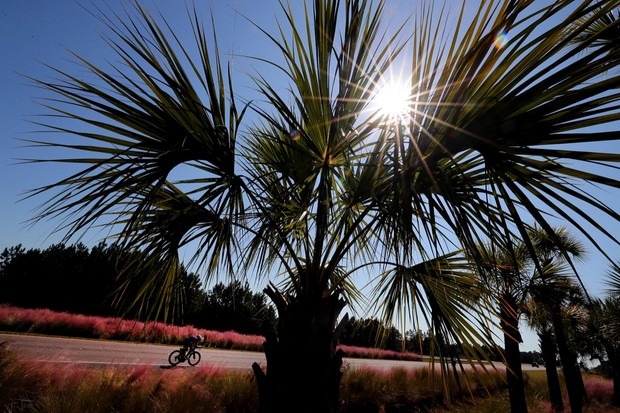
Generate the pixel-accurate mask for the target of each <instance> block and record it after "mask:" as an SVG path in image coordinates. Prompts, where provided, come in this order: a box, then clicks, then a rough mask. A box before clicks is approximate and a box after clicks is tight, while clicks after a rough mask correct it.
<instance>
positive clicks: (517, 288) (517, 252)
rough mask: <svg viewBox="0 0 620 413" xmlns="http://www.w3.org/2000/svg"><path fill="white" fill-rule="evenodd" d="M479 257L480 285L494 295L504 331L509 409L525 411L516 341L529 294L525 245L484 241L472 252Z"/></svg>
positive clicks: (517, 342) (517, 340)
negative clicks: (524, 304)
mask: <svg viewBox="0 0 620 413" xmlns="http://www.w3.org/2000/svg"><path fill="white" fill-rule="evenodd" d="M474 253H475V255H477V256H478V266H479V274H480V281H479V283H480V288H481V289H482V290H483V291H485V292H486V294H488V295H490V296H492V297H495V301H496V302H497V307H498V309H497V317H498V318H499V320H500V326H501V332H502V334H503V341H504V351H503V358H504V363H505V364H506V382H507V384H508V398H509V402H510V411H511V412H513V413H515V412H527V399H526V397H525V380H524V378H523V370H522V368H521V352H520V349H519V344H520V343H521V342H522V341H523V340H522V338H521V333H520V330H519V319H520V317H521V309H522V305H523V302H524V300H525V299H526V298H527V296H528V293H529V291H528V287H529V284H530V275H529V274H528V273H527V259H528V254H527V248H526V247H525V245H524V244H521V243H517V245H510V244H508V245H506V246H504V247H500V246H499V245H492V244H490V245H487V244H483V245H481V246H480V248H479V249H478V250H476V251H474Z"/></svg>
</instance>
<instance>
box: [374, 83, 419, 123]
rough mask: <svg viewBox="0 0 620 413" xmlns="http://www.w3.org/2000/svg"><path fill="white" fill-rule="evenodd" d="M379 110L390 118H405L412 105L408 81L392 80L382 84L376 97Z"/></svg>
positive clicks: (383, 115) (381, 114)
mask: <svg viewBox="0 0 620 413" xmlns="http://www.w3.org/2000/svg"><path fill="white" fill-rule="evenodd" d="M375 104H376V106H377V112H378V113H379V115H380V116H381V117H384V118H387V119H389V120H395V119H403V118H405V117H407V116H408V113H409V111H410V107H411V93H410V87H409V85H407V82H404V81H399V80H392V81H389V82H386V83H385V84H384V85H383V86H381V87H380V88H379V90H378V92H377V95H376V97H375Z"/></svg>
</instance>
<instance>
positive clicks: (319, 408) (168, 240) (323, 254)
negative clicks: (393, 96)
mask: <svg viewBox="0 0 620 413" xmlns="http://www.w3.org/2000/svg"><path fill="white" fill-rule="evenodd" d="M593 3H594V2H593V1H582V2H574V1H573V0H570V1H569V0H558V1H555V2H552V3H551V4H541V3H540V2H530V1H514V0H505V1H500V0H498V1H485V2H481V3H480V4H479V5H478V6H479V7H474V9H473V10H474V11H473V13H472V14H468V13H466V12H467V11H468V9H466V6H465V4H466V3H463V6H462V9H461V10H458V11H457V13H460V14H459V15H458V18H457V19H456V20H453V19H452V18H453V17H454V16H452V15H450V14H449V13H445V14H443V13H441V12H439V11H438V10H434V8H433V3H432V2H430V1H429V2H427V3H424V5H423V6H420V8H419V9H418V10H417V13H415V14H414V16H413V18H412V19H411V21H409V22H408V23H407V25H405V26H403V27H402V28H400V30H403V31H404V33H405V34H404V35H403V36H402V38H403V39H404V40H403V43H399V42H398V39H399V38H400V36H399V33H398V30H397V31H396V34H394V35H393V36H392V35H391V34H390V35H386V36H384V35H383V33H382V31H381V24H382V23H384V21H383V14H382V12H383V7H384V6H385V3H384V2H383V1H380V0H379V1H377V2H371V1H366V0H345V1H342V2H341V1H333V0H315V1H310V2H308V3H307V4H306V3H304V6H305V8H303V10H302V11H301V12H300V14H297V12H296V11H295V12H294V10H293V6H292V5H289V4H286V3H282V8H281V12H282V14H283V19H282V20H280V23H279V25H278V26H277V29H276V30H277V31H276V32H275V33H272V32H269V31H268V30H265V31H264V33H265V35H267V36H268V37H269V38H270V39H271V40H272V41H273V45H274V48H275V49H276V50H277V51H279V52H281V57H282V58H281V60H280V61H272V60H270V62H269V63H271V64H273V66H274V67H275V68H276V69H278V70H281V77H283V78H285V79H286V80H287V81H288V85H287V86H286V87H285V88H283V89H279V88H278V87H277V86H276V83H274V82H272V79H270V78H268V75H267V74H265V75H260V74H259V75H255V77H254V80H255V81H256V85H257V87H258V90H259V93H260V94H261V96H262V98H263V99H261V100H260V101H258V102H255V103H253V104H251V105H249V104H248V106H241V105H239V102H243V100H242V99H239V98H238V96H237V95H236V93H235V90H234V89H233V84H234V82H233V80H232V79H230V76H229V73H228V72H227V71H226V70H225V69H224V67H223V66H222V62H221V60H220V58H221V56H220V55H219V54H218V52H217V47H215V46H214V44H215V43H216V42H215V39H211V38H209V36H207V35H206V34H205V29H204V28H203V26H202V23H201V22H200V21H199V20H200V19H199V17H198V13H197V12H196V11H195V10H194V11H193V12H192V11H190V13H189V14H190V16H191V18H192V28H193V30H194V34H195V40H196V46H197V47H196V49H189V48H188V45H186V44H184V43H182V42H181V41H180V39H179V38H178V37H177V36H175V33H174V31H172V30H171V28H170V27H169V26H168V25H167V24H166V23H164V24H161V21H159V20H157V19H156V18H154V17H152V16H151V15H150V14H149V13H147V11H146V10H145V9H144V8H142V7H140V6H139V5H138V6H137V7H136V11H137V13H136V15H134V17H130V18H129V20H128V21H125V22H123V21H119V22H118V23H115V22H113V21H110V20H106V21H107V22H108V24H109V26H110V28H111V30H112V32H113V35H114V36H115V38H114V40H111V41H110V42H109V44H110V47H112V48H113V49H114V50H115V51H116V53H117V55H118V58H119V59H120V61H121V64H118V65H117V66H115V67H114V66H113V67H108V68H103V67H98V66H95V65H92V64H90V63H89V62H88V61H87V60H82V59H80V60H81V62H82V63H83V64H84V67H85V68H86V70H87V71H89V72H90V76H83V74H82V73H80V74H79V75H73V74H70V73H64V72H60V71H59V72H58V73H57V75H58V76H57V77H58V80H52V81H45V80H41V79H39V80H37V83H38V84H39V85H40V86H41V87H43V88H44V89H47V90H48V91H51V92H52V93H53V94H54V95H53V97H52V98H51V100H50V101H49V102H47V105H48V107H49V109H50V110H51V111H52V113H53V114H54V115H55V117H53V118H52V120H49V121H48V120H46V121H44V126H46V127H47V128H49V129H50V130H52V131H60V132H65V133H69V134H73V135H75V136H76V137H77V138H78V139H79V141H78V142H77V143H70V142H66V141H64V140H63V139H64V136H66V135H65V134H62V135H61V136H63V138H61V140H59V141H55V140H54V139H53V138H52V137H51V136H50V137H48V138H46V139H44V140H43V141H42V142H37V143H38V144H40V145H43V146H44V147H46V148H48V149H51V148H61V149H75V150H77V151H78V152H77V154H76V155H69V156H66V155H65V154H64V153H63V155H61V156H59V158H58V159H55V161H61V162H72V163H75V164H77V165H78V166H80V165H81V166H83V168H84V169H82V170H81V171H78V172H76V173H75V174H74V175H71V176H69V177H67V178H66V179H62V180H60V181H59V182H56V183H52V184H50V185H49V186H45V187H43V188H40V189H38V190H36V191H34V193H33V195H36V194H39V193H42V192H43V193H46V194H47V193H52V194H53V195H51V196H50V198H49V200H48V202H47V203H45V204H44V205H43V209H42V210H41V211H42V212H41V213H40V214H39V215H38V216H37V217H36V219H38V220H40V219H45V218H48V217H62V218H64V220H63V221H62V224H61V225H60V227H59V230H62V231H64V232H65V233H66V234H67V237H71V236H74V235H77V234H80V233H81V232H82V231H83V230H87V229H89V228H91V227H92V226H94V225H98V224H103V225H106V226H109V227H110V228H112V230H113V231H114V232H117V234H118V236H119V237H120V240H121V241H122V242H123V243H124V245H125V246H126V247H127V248H136V249H140V250H143V251H144V252H145V253H146V254H149V255H150V256H151V257H152V262H153V263H157V265H153V268H152V272H151V276H150V278H148V279H147V280H144V281H143V285H142V286H141V288H140V289H139V290H138V293H137V295H136V296H131V297H125V298H126V301H127V303H128V304H130V305H133V306H137V307H138V308H144V309H145V310H148V311H153V312H166V311H167V309H168V308H169V304H170V303H171V302H172V301H173V299H174V298H175V297H176V295H177V293H178V291H179V289H178V282H179V278H178V268H180V265H179V261H180V260H179V256H178V250H179V249H180V248H184V247H185V248H186V249H188V250H189V249H190V248H191V250H193V251H194V252H195V254H194V255H193V256H192V259H191V262H190V264H191V263H196V264H201V265H203V266H204V267H205V268H206V269H207V270H208V272H207V273H208V275H207V276H208V277H212V276H217V274H221V273H222V272H223V271H224V272H227V273H229V274H232V275H236V274H239V273H240V272H242V271H243V270H251V271H256V274H257V275H258V276H259V277H260V276H266V277H269V281H270V283H269V284H268V287H267V288H266V290H265V292H266V293H267V295H268V296H269V297H270V299H271V300H272V301H273V303H274V304H275V306H276V309H277V311H278V316H279V324H278V326H277V329H276V331H274V333H273V335H268V336H267V338H266V342H265V354H266V359H267V366H266V367H267V369H266V371H264V370H263V369H262V368H261V367H260V366H258V365H255V366H254V372H255V376H256V378H257V383H258V387H259V394H260V397H259V398H260V403H261V410H262V411H264V412H284V411H287V412H288V411H291V410H296V411H301V412H306V411H307V412H335V411H336V410H337V409H338V403H339V400H338V389H339V383H340V377H341V375H342V370H341V367H342V354H341V353H338V352H336V343H337V338H338V324H339V322H341V321H342V319H343V317H342V316H341V313H342V311H343V309H344V308H345V307H346V306H347V305H348V304H351V303H352V302H353V301H355V300H356V299H357V298H358V297H360V296H361V294H362V290H361V289H360V288H359V287H360V279H359V278H356V277H358V275H357V274H360V273H361V274H363V272H362V270H364V269H365V270H366V271H368V272H369V273H372V274H374V275H377V279H376V280H375V286H376V288H375V289H374V290H373V291H374V292H375V293H376V296H375V297H374V301H373V302H374V303H380V308H379V310H382V312H383V316H384V317H385V318H386V319H390V318H391V317H393V316H395V315H405V316H409V317H413V318H414V319H415V320H416V321H418V319H417V318H416V317H422V318H425V319H426V322H427V323H428V325H432V327H433V328H434V329H435V330H436V331H437V332H439V333H440V334H438V335H440V336H441V337H442V341H443V340H445V341H446V342H448V341H449V342H452V343H458V344H460V345H461V346H463V349H464V351H465V354H466V355H468V356H469V357H472V358H475V357H481V356H480V355H479V351H478V349H480V348H482V345H481V343H485V342H486V341H487V337H486V336H485V334H484V332H483V331H484V330H481V328H480V326H479V324H485V323H488V315H487V313H488V312H489V311H490V309H489V305H490V304H489V302H488V299H487V297H485V296H482V295H477V294H475V293H474V291H475V289H474V286H475V279H474V277H473V276H472V272H471V268H470V261H468V260H466V259H465V258H464V256H463V254H460V253H459V252H458V251H460V250H466V251H474V250H475V246H476V245H479V244H481V242H482V240H491V241H492V242H495V241H497V242H502V240H506V239H513V238H523V239H525V240H526V244H529V243H528V242H527V237H528V234H527V226H526V225H524V224H523V222H525V221H526V220H528V221H529V220H530V219H533V220H534V221H535V222H536V223H538V224H539V225H540V226H541V227H542V228H543V229H544V230H546V231H547V232H549V233H552V228H551V225H550V224H549V223H548V222H547V215H546V213H549V212H551V213H553V214H554V215H555V216H557V217H559V218H562V219H565V220H567V221H568V222H570V223H572V224H574V225H575V226H576V227H577V228H579V229H580V230H581V231H582V232H583V233H584V234H585V235H586V236H588V237H589V239H591V240H592V241H593V242H594V243H595V245H598V244H597V243H596V240H595V239H594V235H593V234H594V233H595V232H598V233H601V234H602V235H603V236H608V237H610V238H613V236H612V234H610V233H608V232H607V231H606V228H605V226H604V223H603V221H601V220H596V219H594V218H593V217H592V212H591V208H594V209H596V210H597V211H599V212H600V213H602V214H603V215H605V216H607V217H608V218H610V219H613V220H618V219H619V215H618V213H617V212H616V210H615V209H614V208H610V207H608V206H606V205H605V204H603V203H602V202H600V201H599V200H598V199H597V198H596V196H594V195H589V194H588V192H587V191H585V190H582V189H581V188H576V187H575V185H574V184H575V183H579V184H585V183H592V184H604V185H607V186H609V187H612V188H617V187H619V186H620V182H619V180H618V179H617V178H615V177H614V175H613V173H615V172H614V170H613V169H612V168H609V169H606V168H605V165H607V166H609V165H614V164H617V163H618V162H620V154H618V153H613V152H612V153H610V152H606V151H605V149H606V146H604V145H602V146H600V148H601V149H600V150H599V151H598V152H597V149H596V147H597V146H596V144H598V143H600V142H602V143H605V142H606V141H607V142H609V141H617V140H618V138H617V136H618V130H617V124H614V123H613V121H617V120H619V119H620V113H619V111H618V110H617V105H618V103H620V94H619V93H618V92H617V90H618V87H620V78H619V77H614V76H608V75H607V74H608V72H609V71H610V70H611V69H613V68H616V67H617V66H618V62H619V58H620V53H619V52H618V51H617V50H610V49H608V48H604V47H600V46H597V43H596V42H595V41H594V40H592V41H590V40H588V39H585V40H583V41H582V43H580V44H579V45H577V46H575V45H574V44H573V40H574V39H576V38H578V37H579V36H581V35H582V34H583V33H584V32H585V30H586V29H587V27H586V26H585V24H581V23H580V22H581V19H582V18H583V17H584V16H589V15H590V14H591V13H594V14H595V16H594V17H593V18H596V14H606V13H608V12H609V10H611V9H612V8H613V7H614V5H615V2H614V1H601V2H596V3H597V4H598V5H599V7H597V8H596V9H595V10H593V9H592V7H591V6H592V4H593ZM466 5H467V6H469V3H467V4H466ZM297 7H299V5H297V4H296V8H297ZM409 29H410V30H411V33H406V31H407V30H409ZM214 34H215V31H214ZM409 34H410V36H409ZM214 37H215V36H214ZM507 38H508V39H510V40H509V41H508V42H501V41H499V40H501V39H507ZM406 41H409V42H408V43H405V42H406ZM405 46H406V47H407V49H403V47H405ZM409 47H410V48H409ZM402 50H405V52H406V53H404V54H403V55H402V56H401V57H402V59H408V58H410V59H411V61H410V64H409V65H408V67H409V68H408V69H407V70H405V72H406V77H407V78H408V79H409V83H408V85H407V86H406V87H405V89H407V90H408V91H409V92H410V93H409V95H410V96H409V99H408V108H407V109H406V110H405V111H404V112H403V113H401V114H399V118H398V119H394V118H392V117H388V116H381V115H380V114H379V113H378V112H377V110H376V109H375V108H374V107H373V106H372V105H373V97H374V95H375V94H376V93H377V89H378V86H379V85H380V84H381V82H382V81H383V79H384V78H385V77H386V75H387V74H388V73H390V71H393V72H396V71H398V70H397V68H396V67H395V61H396V60H395V59H396V57H397V56H398V55H399V52H401V51H402ZM256 57H257V60H261V56H256ZM248 109H250V110H252V111H253V112H252V114H255V115H257V116H256V118H255V119H254V121H253V125H252V126H250V127H249V128H248V129H247V130H242V129H241V126H242V121H243V120H244V119H246V117H247V116H248V113H250V112H247V111H248ZM54 120H59V122H58V123H56V122H55V121H54ZM72 122H73V123H72ZM609 125H611V126H610V128H614V127H615V129H612V130H604V128H601V127H600V126H609ZM579 143H580V144H588V145H589V146H588V150H587V151H584V150H580V149H578V148H575V147H572V146H570V144H579ZM51 156H53V155H50V157H51ZM177 173H178V174H177ZM179 176H180V177H181V178H179V179H178V180H176V179H175V177H179ZM56 190H59V191H58V192H54V191H56ZM48 191H49V192H48ZM588 207H590V208H588ZM586 227H587V228H586ZM594 230H596V231H594ZM473 258H474V259H476V258H477V257H473ZM162 263H165V264H163V265H162ZM147 264H148V263H147ZM418 310H421V313H418V312H417V311H418ZM420 314H421V315H420ZM390 321H392V320H390ZM300 354H302V355H303V356H304V357H303V358H302V361H301V362H296V360H299V355H300Z"/></svg>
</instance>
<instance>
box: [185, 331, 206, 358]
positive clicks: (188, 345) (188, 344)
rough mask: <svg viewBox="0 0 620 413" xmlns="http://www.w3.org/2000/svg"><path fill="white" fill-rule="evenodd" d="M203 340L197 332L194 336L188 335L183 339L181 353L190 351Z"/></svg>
mask: <svg viewBox="0 0 620 413" xmlns="http://www.w3.org/2000/svg"><path fill="white" fill-rule="evenodd" d="M202 341H203V337H202V336H201V335H200V334H198V335H195V336H189V337H187V338H186V339H185V340H183V348H182V349H181V351H182V353H183V354H184V355H185V354H188V351H190V352H191V351H192V350H193V349H195V348H196V347H198V346H199V345H200V344H201V343H202Z"/></svg>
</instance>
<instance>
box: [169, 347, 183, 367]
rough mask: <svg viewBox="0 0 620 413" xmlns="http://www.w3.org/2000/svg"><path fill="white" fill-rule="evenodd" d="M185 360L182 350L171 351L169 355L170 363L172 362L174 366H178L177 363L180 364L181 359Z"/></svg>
mask: <svg viewBox="0 0 620 413" xmlns="http://www.w3.org/2000/svg"><path fill="white" fill-rule="evenodd" d="M182 360H183V357H181V352H180V351H179V350H174V351H173V352H172V353H170V355H169V356H168V363H170V365H172V366H176V365H177V364H179V363H180V362H181V361H182Z"/></svg>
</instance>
